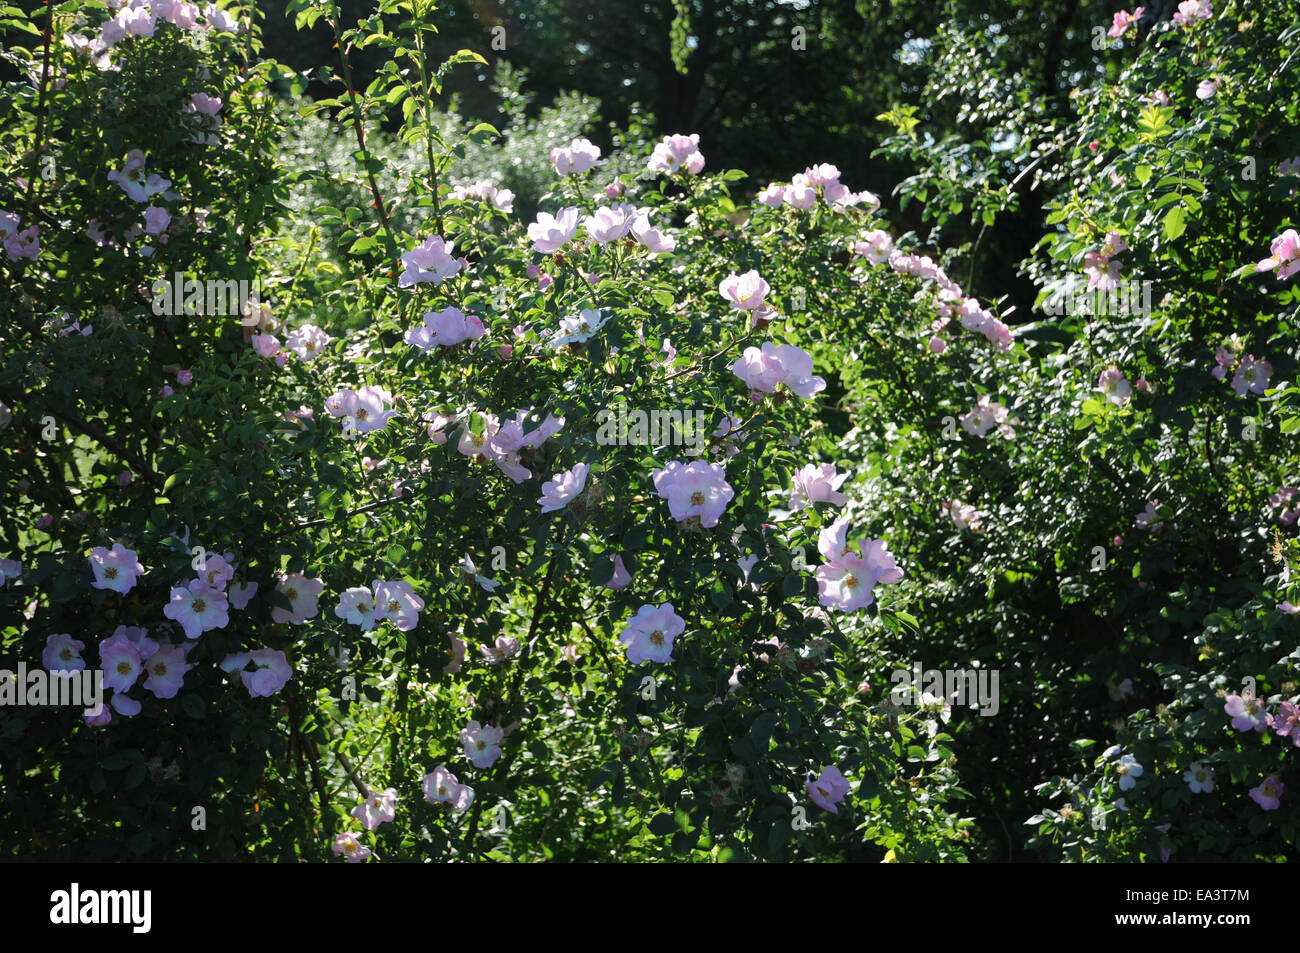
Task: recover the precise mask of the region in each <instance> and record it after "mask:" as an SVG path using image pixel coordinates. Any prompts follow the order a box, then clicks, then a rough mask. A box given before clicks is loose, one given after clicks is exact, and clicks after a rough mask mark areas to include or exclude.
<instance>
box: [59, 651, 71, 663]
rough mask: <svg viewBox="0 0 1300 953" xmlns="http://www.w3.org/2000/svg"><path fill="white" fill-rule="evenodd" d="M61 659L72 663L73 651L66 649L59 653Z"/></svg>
mask: <svg viewBox="0 0 1300 953" xmlns="http://www.w3.org/2000/svg"><path fill="white" fill-rule="evenodd" d="M59 658H61V659H63V661H65V662H70V661H72V649H69V648H65V649H64V650H63V651H62V652H60V653H59Z"/></svg>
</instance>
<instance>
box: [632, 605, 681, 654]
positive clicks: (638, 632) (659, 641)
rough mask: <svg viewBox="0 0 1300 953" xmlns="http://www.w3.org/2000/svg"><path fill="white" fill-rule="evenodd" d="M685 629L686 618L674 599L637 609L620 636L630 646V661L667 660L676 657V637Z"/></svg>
mask: <svg viewBox="0 0 1300 953" xmlns="http://www.w3.org/2000/svg"><path fill="white" fill-rule="evenodd" d="M685 631H686V621H685V620H684V619H683V618H682V617H681V616H679V615H678V614H677V613H676V612H675V611H674V610H673V604H672V603H671V602H665V603H664V604H663V605H660V606H652V605H643V606H642V607H641V608H640V609H638V610H637V611H636V615H634V616H633V617H632V618H631V619H629V620H628V624H627V628H626V629H624V630H623V631H622V632H621V633H620V634H619V636H618V640H619V641H620V642H622V643H623V644H624V645H626V646H627V660H628V662H630V663H631V664H633V665H640V664H641V663H643V662H656V663H659V664H664V663H666V662H671V661H673V654H672V653H673V640H674V639H675V638H677V637H678V636H679V635H681V634H682V633H683V632H685Z"/></svg>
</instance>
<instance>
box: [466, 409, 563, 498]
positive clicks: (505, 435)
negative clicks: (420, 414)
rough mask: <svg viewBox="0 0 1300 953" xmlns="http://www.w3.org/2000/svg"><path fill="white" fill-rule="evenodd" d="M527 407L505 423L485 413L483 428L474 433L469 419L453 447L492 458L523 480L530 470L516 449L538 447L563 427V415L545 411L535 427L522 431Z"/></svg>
mask: <svg viewBox="0 0 1300 953" xmlns="http://www.w3.org/2000/svg"><path fill="white" fill-rule="evenodd" d="M529 414H530V411H526V410H521V411H520V412H519V413H518V414H517V415H516V416H515V419H514V420H507V421H506V422H505V423H504V424H503V423H501V421H500V420H499V419H498V418H497V417H496V416H495V415H493V414H488V413H484V414H482V415H481V416H482V417H483V421H484V424H483V432H482V433H474V431H473V430H472V429H471V428H470V425H469V423H468V421H467V422H466V424H465V426H464V428H463V429H462V430H461V433H460V441H459V442H458V443H457V445H456V449H457V450H459V451H460V452H461V453H463V454H465V455H466V456H469V457H476V456H481V457H484V458H486V459H488V460H491V461H492V462H493V463H494V464H496V466H497V468H498V469H499V470H500V471H501V472H502V473H504V474H505V475H506V476H508V477H509V478H510V479H511V480H513V481H514V482H515V483H523V482H524V481H525V480H527V479H529V478H531V477H532V475H533V473H532V471H531V470H529V469H528V468H527V467H525V466H524V465H523V464H522V463H520V462H519V452H520V451H521V450H523V449H525V448H528V447H540V446H541V445H542V443H544V442H545V441H546V440H548V439H550V438H551V437H553V436H555V435H556V434H557V433H559V432H560V430H561V429H562V428H563V427H564V418H563V417H558V418H557V417H555V416H554V415H552V414H547V415H546V419H545V420H543V421H542V422H541V423H540V424H539V425H538V426H537V427H535V428H534V429H532V430H530V431H527V432H525V431H524V425H525V424H526V423H527V421H528V417H529Z"/></svg>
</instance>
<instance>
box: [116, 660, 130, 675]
mask: <svg viewBox="0 0 1300 953" xmlns="http://www.w3.org/2000/svg"><path fill="white" fill-rule="evenodd" d="M117 671H118V674H119V675H130V674H131V663H130V662H127V661H121V662H118V663H117Z"/></svg>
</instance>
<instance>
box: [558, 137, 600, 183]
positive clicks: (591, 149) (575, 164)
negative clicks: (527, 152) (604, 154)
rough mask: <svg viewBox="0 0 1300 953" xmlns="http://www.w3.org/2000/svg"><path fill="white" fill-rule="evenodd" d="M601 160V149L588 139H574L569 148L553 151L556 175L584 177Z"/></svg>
mask: <svg viewBox="0 0 1300 953" xmlns="http://www.w3.org/2000/svg"><path fill="white" fill-rule="evenodd" d="M599 160H600V147H599V146H595V145H592V144H591V142H589V141H588V140H586V139H574V140H573V141H572V142H571V143H569V144H568V145H567V146H562V147H557V148H555V149H552V150H551V165H552V166H554V167H555V174H556V175H583V174H584V173H586V172H590V171H591V170H592V169H593V168H595V166H596V163H597V162H598V161H599Z"/></svg>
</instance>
